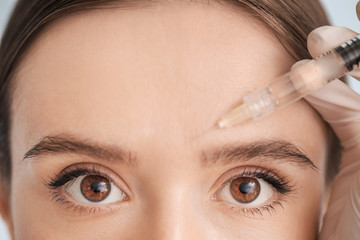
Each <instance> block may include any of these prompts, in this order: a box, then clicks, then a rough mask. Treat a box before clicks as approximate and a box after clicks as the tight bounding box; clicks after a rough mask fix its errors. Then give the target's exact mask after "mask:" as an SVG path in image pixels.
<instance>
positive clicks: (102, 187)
mask: <svg viewBox="0 0 360 240" xmlns="http://www.w3.org/2000/svg"><path fill="white" fill-rule="evenodd" d="M90 188H91V190H92V191H93V192H95V193H99V192H105V191H107V187H106V183H104V182H99V181H94V182H92V183H91V185H90Z"/></svg>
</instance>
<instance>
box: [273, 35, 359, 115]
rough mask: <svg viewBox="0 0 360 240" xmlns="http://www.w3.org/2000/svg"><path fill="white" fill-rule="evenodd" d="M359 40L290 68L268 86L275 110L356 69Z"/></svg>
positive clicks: (355, 39) (351, 41)
mask: <svg viewBox="0 0 360 240" xmlns="http://www.w3.org/2000/svg"><path fill="white" fill-rule="evenodd" d="M359 62H360V36H358V37H355V38H353V39H351V40H350V41H348V42H346V43H344V44H342V45H340V46H338V47H337V48H335V49H333V50H331V51H328V52H327V53H325V54H323V55H321V56H319V57H318V58H315V59H313V60H310V61H309V62H307V63H305V64H303V65H300V66H297V67H295V68H293V69H292V70H291V71H290V72H289V73H287V74H285V75H283V76H281V77H280V78H278V79H277V80H276V81H273V82H271V83H270V84H269V85H268V89H269V90H270V91H271V93H272V95H273V99H274V102H275V103H276V106H275V107H277V108H281V107H284V106H287V105H289V104H291V103H293V102H295V101H297V100H298V99H300V98H302V97H304V96H306V95H308V94H310V93H312V92H314V91H315V90H317V89H319V88H321V87H323V86H324V85H326V84H327V83H328V82H330V81H332V80H334V79H336V78H340V77H342V76H344V75H345V74H346V73H347V72H349V71H352V70H354V69H356V68H358V67H359Z"/></svg>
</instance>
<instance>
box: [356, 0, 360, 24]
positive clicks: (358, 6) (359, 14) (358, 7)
mask: <svg viewBox="0 0 360 240" xmlns="http://www.w3.org/2000/svg"><path fill="white" fill-rule="evenodd" d="M356 15H357V17H358V19H359V20H360V1H359V2H358V3H357V4H356Z"/></svg>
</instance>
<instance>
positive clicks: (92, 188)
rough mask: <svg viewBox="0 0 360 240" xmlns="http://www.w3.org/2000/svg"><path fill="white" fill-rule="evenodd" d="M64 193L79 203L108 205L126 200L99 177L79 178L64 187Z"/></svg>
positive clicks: (115, 188)
mask: <svg viewBox="0 0 360 240" xmlns="http://www.w3.org/2000/svg"><path fill="white" fill-rule="evenodd" d="M65 191H66V192H67V193H68V194H69V195H70V196H71V197H72V198H74V199H75V200H76V201H78V202H81V203H92V204H108V203H113V202H119V201H123V200H125V198H126V194H125V193H124V192H123V191H122V190H121V189H119V188H118V187H117V186H116V185H115V184H114V183H112V182H111V181H110V180H109V179H107V178H106V177H103V176H100V175H84V176H79V177H77V178H75V179H74V180H72V181H70V182H69V183H68V184H66V185H65Z"/></svg>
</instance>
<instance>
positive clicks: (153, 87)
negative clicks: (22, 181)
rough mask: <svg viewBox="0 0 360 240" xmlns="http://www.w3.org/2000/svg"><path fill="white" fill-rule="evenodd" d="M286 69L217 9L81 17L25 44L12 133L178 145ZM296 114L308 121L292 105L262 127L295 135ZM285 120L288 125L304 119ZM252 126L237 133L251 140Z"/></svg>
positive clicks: (266, 41)
mask: <svg viewBox="0 0 360 240" xmlns="http://www.w3.org/2000/svg"><path fill="white" fill-rule="evenodd" d="M292 64H293V61H292V59H291V58H290V56H289V55H288V53H287V52H286V51H285V49H284V48H283V47H282V46H281V45H280V43H279V42H278V41H277V40H276V39H275V38H274V37H273V36H272V35H271V34H270V32H269V30H268V29H266V28H265V27H263V26H262V25H260V24H259V23H257V22H255V21H254V20H253V19H251V18H249V16H248V15H246V14H245V13H242V12H237V14H235V13H234V12H231V11H230V10H229V9H224V8H221V7H220V6H219V7H214V6H206V5H201V6H200V5H192V6H190V5H181V4H176V5H158V6H156V7H151V8H144V9H136V10H124V9H108V10H96V11H89V12H86V13H81V14H77V15H74V16H69V17H66V18H64V19H62V20H60V21H58V22H56V23H55V24H53V25H52V26H51V27H49V28H48V29H47V30H46V31H45V32H44V33H43V34H42V35H41V37H40V38H39V39H37V41H36V42H35V43H34V45H33V46H32V47H31V49H30V51H29V52H28V54H27V56H26V58H25V59H24V61H23V63H22V65H21V67H20V70H19V72H18V75H17V83H16V89H15V92H14V99H15V101H14V104H13V109H16V111H15V112H14V121H15V124H14V125H15V126H16V121H22V120H25V121H26V123H27V125H26V126H24V129H21V130H20V128H19V131H22V132H24V133H25V134H26V136H24V138H25V139H28V141H29V142H31V143H34V142H35V141H37V140H38V139H39V138H40V137H42V136H45V135H50V134H57V133H60V132H64V131H68V132H72V133H79V134H81V135H85V136H87V137H90V138H97V139H101V140H104V141H107V140H109V139H112V140H116V141H119V136H121V139H122V141H125V140H124V139H126V141H127V142H128V143H135V142H136V143H137V144H141V141H144V143H145V142H148V141H149V140H152V141H156V140H158V141H157V143H159V144H163V145H167V144H169V143H170V142H171V143H174V144H180V143H183V142H185V141H186V139H190V138H192V137H194V136H196V135H197V134H200V133H201V132H202V131H205V130H206V129H207V128H209V127H210V126H212V125H213V124H214V123H215V121H216V120H217V119H218V118H219V117H220V116H221V115H222V114H224V113H225V112H226V111H228V110H230V109H231V108H232V107H234V106H235V105H236V103H238V102H239V100H240V99H241V97H242V95H243V94H246V93H249V92H250V91H252V90H255V89H257V88H259V87H263V86H264V84H266V83H267V82H269V81H271V80H272V79H274V78H275V77H277V76H279V75H281V74H283V73H285V72H286V71H288V69H289V68H290V66H291V65H292ZM299 109H301V111H303V112H304V113H305V118H308V120H313V119H315V114H314V112H313V111H312V110H311V109H310V107H309V106H307V105H306V104H305V103H299V104H295V105H294V106H291V107H289V108H288V109H287V110H285V111H283V112H282V113H277V114H276V115H274V116H273V117H272V118H269V120H267V121H264V122H262V126H261V129H262V130H263V131H265V132H266V131H270V130H268V129H269V127H270V126H272V128H274V129H277V126H278V129H281V128H282V127H283V126H284V124H285V125H289V132H288V133H287V134H289V135H294V134H298V133H297V132H296V131H293V132H292V131H291V124H289V122H292V121H289V118H291V116H294V115H293V114H291V113H295V112H297V111H298V110H299ZM300 119H301V118H300ZM293 120H294V121H295V122H293V125H294V126H295V125H296V123H297V122H300V121H301V120H304V119H301V120H299V118H296V119H293ZM310 122H311V121H310ZM273 123H276V124H277V125H276V124H275V125H274V124H273ZM20 125H24V124H20ZM267 125H268V126H267ZM310 125H311V124H310ZM310 125H309V126H307V127H311V126H310ZM258 126H259V125H252V124H250V125H249V126H247V127H245V128H243V129H242V134H243V135H244V136H247V137H249V136H250V137H251V136H252V135H253V134H248V133H253V132H254V129H257V130H256V131H259V127H258ZM272 131H273V130H272ZM270 132H271V131H270ZM278 132H280V131H278Z"/></svg>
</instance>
